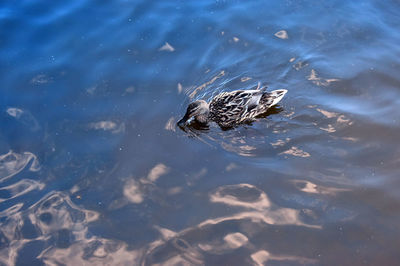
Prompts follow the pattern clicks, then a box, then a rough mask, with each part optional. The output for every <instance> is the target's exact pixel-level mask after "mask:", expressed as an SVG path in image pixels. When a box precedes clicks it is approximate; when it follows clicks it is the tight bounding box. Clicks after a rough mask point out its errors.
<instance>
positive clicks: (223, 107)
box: [178, 87, 287, 128]
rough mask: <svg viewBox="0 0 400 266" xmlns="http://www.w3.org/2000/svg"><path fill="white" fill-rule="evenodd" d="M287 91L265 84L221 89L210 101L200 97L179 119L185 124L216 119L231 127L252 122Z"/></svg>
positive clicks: (219, 122)
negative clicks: (240, 88) (270, 89)
mask: <svg viewBox="0 0 400 266" xmlns="http://www.w3.org/2000/svg"><path fill="white" fill-rule="evenodd" d="M286 92H287V90H283V89H281V90H274V91H271V92H267V91H266V87H263V88H261V89H255V90H237V91H231V92H222V93H220V94H218V95H217V96H215V97H214V98H213V99H212V100H211V102H210V103H207V102H206V101H204V100H198V101H195V102H192V103H191V104H189V106H188V108H187V110H186V114H185V116H184V117H183V118H182V119H181V120H180V121H179V122H178V125H179V126H184V125H185V124H188V123H190V122H191V121H193V120H194V121H196V122H197V123H200V124H207V123H208V122H209V121H214V122H216V123H217V124H218V125H219V126H221V127H222V128H230V127H233V126H235V125H237V124H239V123H243V122H249V121H253V120H254V119H255V117H257V116H258V115H261V114H263V113H265V112H266V111H267V110H268V109H269V108H270V107H272V106H274V105H276V104H277V103H278V102H279V101H280V100H281V99H282V98H283V96H285V94H286Z"/></svg>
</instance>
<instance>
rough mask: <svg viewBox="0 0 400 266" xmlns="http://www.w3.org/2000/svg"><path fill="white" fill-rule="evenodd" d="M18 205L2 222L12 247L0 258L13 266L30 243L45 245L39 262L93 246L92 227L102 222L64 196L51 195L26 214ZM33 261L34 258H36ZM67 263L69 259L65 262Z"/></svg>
mask: <svg viewBox="0 0 400 266" xmlns="http://www.w3.org/2000/svg"><path fill="white" fill-rule="evenodd" d="M25 182H26V181H25ZM21 207H22V205H21V204H17V205H15V206H14V207H12V208H9V209H7V210H6V211H3V212H7V214H8V215H7V217H6V219H5V220H3V221H2V222H1V229H0V231H1V233H2V234H3V235H4V238H5V240H6V241H7V243H8V246H7V247H6V248H4V249H3V251H2V252H1V254H0V260H1V261H2V262H4V263H6V264H9V265H13V264H15V263H16V261H17V260H18V257H19V255H20V252H24V249H26V248H29V246H30V243H42V244H45V246H46V247H45V248H44V249H43V251H41V253H40V254H37V256H38V258H39V259H44V261H46V259H47V255H48V254H53V255H54V256H52V257H51V258H49V260H58V259H59V258H60V256H61V255H62V254H64V255H66V254H68V253H70V252H71V251H72V250H71V249H73V248H74V244H73V243H74V242H78V243H80V242H81V241H87V242H89V239H88V238H89V235H88V231H87V225H88V223H91V222H93V221H95V220H97V219H98V214H97V213H96V212H93V211H88V210H84V209H82V208H80V207H78V206H77V205H75V204H74V203H72V201H71V200H70V198H69V197H68V196H67V195H65V194H64V193H61V192H56V191H53V192H50V193H48V194H47V195H45V196H44V197H43V198H42V199H41V200H39V201H38V202H37V203H35V204H34V205H33V206H31V207H29V208H28V209H26V210H23V211H19V210H20V209H21ZM32 259H33V258H32ZM63 259H64V261H66V260H65V259H66V258H63Z"/></svg>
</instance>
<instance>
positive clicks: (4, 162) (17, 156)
mask: <svg viewBox="0 0 400 266" xmlns="http://www.w3.org/2000/svg"><path fill="white" fill-rule="evenodd" d="M29 163H31V164H30V165H29V168H28V170H29V171H32V172H37V171H39V170H40V165H39V162H38V160H37V158H36V155H34V154H33V153H30V152H24V153H16V152H13V151H11V150H10V151H9V152H8V153H6V154H3V155H0V182H3V181H5V180H7V179H9V178H11V177H13V176H15V175H16V174H18V173H20V172H21V171H22V170H23V169H24V168H25V167H27V166H28V164H29Z"/></svg>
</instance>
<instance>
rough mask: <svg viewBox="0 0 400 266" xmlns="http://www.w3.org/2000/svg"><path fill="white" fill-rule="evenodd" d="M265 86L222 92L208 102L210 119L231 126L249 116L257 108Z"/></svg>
mask: <svg viewBox="0 0 400 266" xmlns="http://www.w3.org/2000/svg"><path fill="white" fill-rule="evenodd" d="M264 93H266V92H265V88H263V89H260V90H237V91H231V92H223V93H221V94H218V95H217V96H215V97H214V98H213V99H212V101H211V102H210V115H211V119H212V120H214V121H216V122H217V123H218V124H220V125H226V126H232V124H235V123H239V122H243V121H245V120H248V119H250V118H252V117H251V114H252V113H254V112H255V110H257V107H258V106H259V104H260V100H261V98H262V96H263V94H264Z"/></svg>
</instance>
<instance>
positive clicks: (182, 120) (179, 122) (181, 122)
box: [177, 115, 189, 127]
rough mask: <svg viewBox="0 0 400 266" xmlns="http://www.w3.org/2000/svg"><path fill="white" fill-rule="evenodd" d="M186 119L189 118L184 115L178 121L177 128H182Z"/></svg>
mask: <svg viewBox="0 0 400 266" xmlns="http://www.w3.org/2000/svg"><path fill="white" fill-rule="evenodd" d="M188 118H189V116H187V115H185V116H184V117H183V118H182V119H181V120H179V121H178V123H177V125H178V126H179V127H184V126H185V124H186V122H187V120H188Z"/></svg>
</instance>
